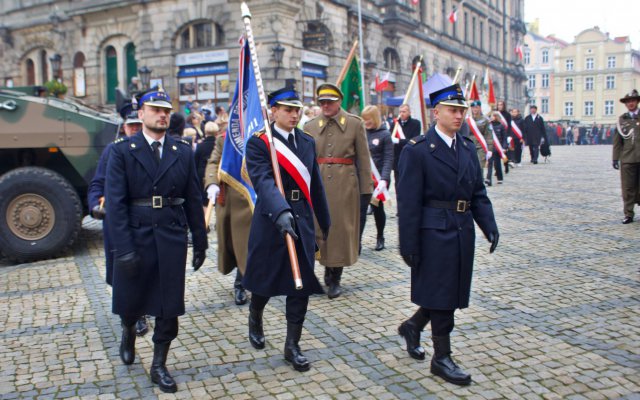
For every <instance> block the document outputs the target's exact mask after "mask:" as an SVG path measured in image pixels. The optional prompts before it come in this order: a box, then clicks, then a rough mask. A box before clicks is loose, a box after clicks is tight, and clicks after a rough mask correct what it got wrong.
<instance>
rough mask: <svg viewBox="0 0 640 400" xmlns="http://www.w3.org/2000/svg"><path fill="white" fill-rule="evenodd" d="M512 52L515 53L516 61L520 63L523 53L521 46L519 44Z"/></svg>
mask: <svg viewBox="0 0 640 400" xmlns="http://www.w3.org/2000/svg"><path fill="white" fill-rule="evenodd" d="M514 51H515V52H516V55H517V56H518V59H520V61H522V59H523V58H524V53H523V52H522V45H521V44H520V43H518V44H517V45H516V48H515V49H514Z"/></svg>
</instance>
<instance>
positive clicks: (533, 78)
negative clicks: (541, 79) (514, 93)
mask: <svg viewBox="0 0 640 400" xmlns="http://www.w3.org/2000/svg"><path fill="white" fill-rule="evenodd" d="M535 87H536V76H535V74H534V75H529V89H533V88H535Z"/></svg>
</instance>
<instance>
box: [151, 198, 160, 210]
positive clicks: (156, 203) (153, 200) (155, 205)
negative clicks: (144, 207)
mask: <svg viewBox="0 0 640 400" xmlns="http://www.w3.org/2000/svg"><path fill="white" fill-rule="evenodd" d="M151 206H152V207H153V208H162V196H153V197H151Z"/></svg>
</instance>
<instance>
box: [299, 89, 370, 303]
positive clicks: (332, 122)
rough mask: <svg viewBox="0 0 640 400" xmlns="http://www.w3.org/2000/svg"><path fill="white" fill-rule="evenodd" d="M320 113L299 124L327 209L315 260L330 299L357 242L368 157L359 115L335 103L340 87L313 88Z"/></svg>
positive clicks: (367, 181)
mask: <svg viewBox="0 0 640 400" xmlns="http://www.w3.org/2000/svg"><path fill="white" fill-rule="evenodd" d="M316 95H317V98H318V103H319V104H320V107H322V115H321V116H319V117H317V118H314V119H312V120H311V121H309V122H307V124H306V125H305V127H304V130H305V132H307V133H309V134H310V135H311V136H313V137H314V139H315V140H316V148H317V152H318V155H317V157H318V164H320V172H321V174H322V181H323V183H324V187H325V190H326V191H327V201H328V202H329V210H330V212H331V221H332V222H333V225H332V226H331V234H330V235H329V237H328V238H323V237H322V233H321V232H320V229H316V239H317V241H318V243H319V245H320V264H322V265H324V266H325V273H324V282H325V284H326V285H327V286H328V287H329V290H328V292H327V296H328V297H329V298H330V299H333V298H336V297H338V296H340V294H341V293H342V290H341V288H340V280H341V278H342V268H343V267H346V266H350V265H353V264H355V263H356V261H358V249H359V247H360V203H361V202H362V203H364V204H369V201H370V200H371V194H372V193H373V180H372V179H371V161H370V159H369V158H370V156H369V146H368V145H367V135H366V133H365V128H364V123H363V122H362V119H361V118H360V117H358V116H355V115H353V114H349V113H348V112H346V111H345V110H344V109H343V108H341V107H340V103H341V102H342V101H343V98H344V96H343V94H342V91H341V90H340V89H339V88H338V87H337V86H335V85H332V84H330V83H325V84H322V85H320V86H318V88H317V89H316Z"/></svg>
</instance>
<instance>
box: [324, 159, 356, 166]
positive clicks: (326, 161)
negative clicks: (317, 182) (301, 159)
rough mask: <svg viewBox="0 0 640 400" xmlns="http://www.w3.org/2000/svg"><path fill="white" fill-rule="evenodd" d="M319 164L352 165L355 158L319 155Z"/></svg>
mask: <svg viewBox="0 0 640 400" xmlns="http://www.w3.org/2000/svg"><path fill="white" fill-rule="evenodd" d="M318 164H344V165H352V164H353V158H337V157H319V158H318Z"/></svg>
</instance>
